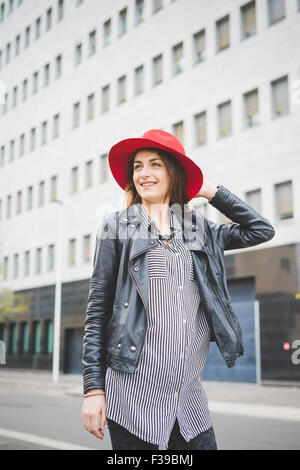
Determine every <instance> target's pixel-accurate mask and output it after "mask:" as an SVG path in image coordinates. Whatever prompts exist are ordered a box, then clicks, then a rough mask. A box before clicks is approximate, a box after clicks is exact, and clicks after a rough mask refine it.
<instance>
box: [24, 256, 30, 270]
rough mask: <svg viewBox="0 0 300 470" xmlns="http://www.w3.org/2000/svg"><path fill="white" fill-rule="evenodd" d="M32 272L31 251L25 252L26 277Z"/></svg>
mask: <svg viewBox="0 0 300 470" xmlns="http://www.w3.org/2000/svg"><path fill="white" fill-rule="evenodd" d="M29 272H30V251H25V254H24V276H29Z"/></svg>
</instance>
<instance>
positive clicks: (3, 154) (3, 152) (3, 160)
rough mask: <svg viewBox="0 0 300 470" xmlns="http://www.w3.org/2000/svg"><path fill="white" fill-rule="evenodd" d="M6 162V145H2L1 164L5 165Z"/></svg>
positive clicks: (0, 151)
mask: <svg viewBox="0 0 300 470" xmlns="http://www.w3.org/2000/svg"><path fill="white" fill-rule="evenodd" d="M4 163H5V146H4V145H2V147H1V149H0V166H3V165H4Z"/></svg>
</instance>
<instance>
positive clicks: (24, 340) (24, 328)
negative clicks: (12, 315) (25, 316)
mask: <svg viewBox="0 0 300 470" xmlns="http://www.w3.org/2000/svg"><path fill="white" fill-rule="evenodd" d="M20 352H21V353H23V354H24V353H28V352H29V328H28V323H25V322H22V323H21V351H20Z"/></svg>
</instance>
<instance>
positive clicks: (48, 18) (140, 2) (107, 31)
mask: <svg viewBox="0 0 300 470" xmlns="http://www.w3.org/2000/svg"><path fill="white" fill-rule="evenodd" d="M172 1H175V0H172ZM152 2H153V14H154V13H156V12H157V11H159V10H161V9H162V7H163V2H162V1H158V0H152ZM81 3H83V1H82V0H77V6H78V5H80V4H81ZM135 4H136V24H138V23H140V22H141V21H143V10H144V0H136V2H135ZM4 16H5V4H4V3H2V5H1V6H0V23H1V21H3V19H4ZM63 17H64V0H58V1H57V22H60V21H61V20H62V19H63ZM126 24H127V8H124V9H123V10H121V11H120V12H119V36H121V35H122V34H124V33H125V32H126V29H127V26H126ZM52 25H53V8H52V7H50V8H48V9H47V11H46V15H45V32H47V31H49V30H50V29H51V28H52ZM41 34H42V16H39V17H38V18H36V20H35V23H34V39H35V40H37V39H39V38H40V37H41ZM31 40H32V27H31V26H27V27H26V28H25V31H24V42H23V46H24V49H27V48H28V47H29V46H30V43H31ZM95 40H96V30H95V31H93V32H92V33H91V34H90V42H91V47H92V48H93V47H94V46H93V44H94V43H95ZM110 42H111V19H109V20H108V21H106V22H105V23H104V24H103V47H104V46H106V45H108V44H109V43H110ZM20 51H21V34H18V35H17V36H16V38H15V56H18V55H19V54H20ZM11 53H12V43H11V42H9V43H7V44H6V63H9V62H10V60H11ZM1 56H2V51H1V50H0V69H1V66H2V60H1Z"/></svg>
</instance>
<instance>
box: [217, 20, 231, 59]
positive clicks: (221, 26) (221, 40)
mask: <svg viewBox="0 0 300 470" xmlns="http://www.w3.org/2000/svg"><path fill="white" fill-rule="evenodd" d="M216 27H217V52H220V51H223V50H224V49H226V48H227V47H229V46H230V34H229V15H227V16H225V17H224V18H221V19H220V20H219V21H217V23H216Z"/></svg>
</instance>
